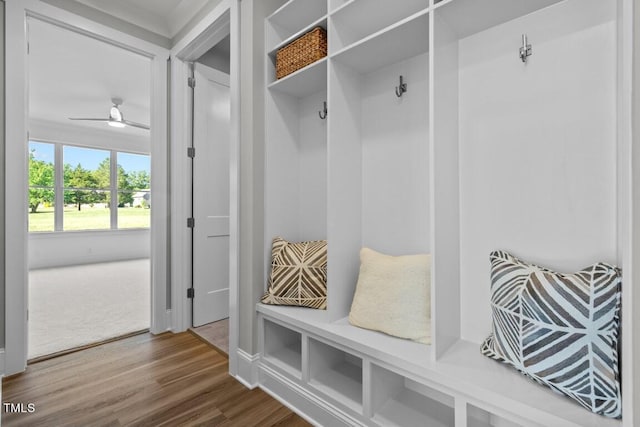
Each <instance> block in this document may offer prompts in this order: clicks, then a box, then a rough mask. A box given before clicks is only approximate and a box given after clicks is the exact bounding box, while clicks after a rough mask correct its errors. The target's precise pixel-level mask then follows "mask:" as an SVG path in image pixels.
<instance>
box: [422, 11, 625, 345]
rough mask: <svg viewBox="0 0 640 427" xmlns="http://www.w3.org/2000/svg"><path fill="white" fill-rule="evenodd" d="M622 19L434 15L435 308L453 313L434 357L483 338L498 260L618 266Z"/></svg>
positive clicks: (590, 14)
mask: <svg viewBox="0 0 640 427" xmlns="http://www.w3.org/2000/svg"><path fill="white" fill-rule="evenodd" d="M516 3H517V4H516ZM480 5H482V6H483V7H480ZM492 5H495V6H496V7H495V10H494V8H493V7H490V6H492ZM549 5H551V6H549ZM545 6H546V7H545ZM616 10H617V9H616V2H601V1H597V0H588V1H581V0H565V1H562V2H554V1H536V2H509V1H486V2H478V1H467V0H461V1H458V0H456V1H449V2H442V3H440V4H439V7H438V8H436V9H435V10H434V21H435V22H434V30H435V31H434V36H433V38H434V40H433V43H434V50H435V52H434V54H435V59H434V62H435V64H434V72H433V87H434V117H433V118H432V122H433V123H432V129H433V132H434V134H433V136H432V139H433V143H434V145H435V147H434V149H435V150H436V159H434V163H433V179H434V187H435V188H438V189H439V191H437V193H439V194H438V195H437V196H436V200H435V201H434V206H435V209H436V211H437V213H436V215H435V222H434V230H437V232H436V238H435V240H434V248H433V250H434V254H435V255H434V271H435V277H434V278H433V279H434V284H435V286H436V288H437V290H436V292H435V297H436V299H435V301H434V302H433V303H434V305H436V306H438V307H447V312H445V313H442V314H443V318H442V319H440V318H436V319H435V321H436V344H435V345H436V356H437V357H440V356H442V355H443V354H444V353H445V352H446V350H447V349H448V348H449V347H450V346H451V345H453V343H455V341H456V340H457V339H462V340H467V341H470V342H472V343H481V342H482V340H484V338H486V336H487V334H488V329H487V328H488V325H490V324H491V310H490V305H489V304H488V301H489V292H490V283H489V261H488V257H489V253H490V252H491V251H493V250H496V249H503V250H507V251H510V252H512V253H513V254H515V255H516V256H519V257H522V258H523V259H525V260H527V261H530V262H533V263H536V264H539V265H544V266H546V267H548V268H552V269H555V270H557V271H562V272H573V271H578V270H579V269H581V268H583V267H585V266H587V265H590V264H593V263H595V262H598V261H605V262H609V263H611V264H615V265H619V264H620V263H621V258H619V256H618V250H617V248H618V246H617V244H618V242H619V241H620V236H619V234H618V233H619V232H620V230H621V228H620V227H619V224H618V217H617V210H618V208H617V188H618V187H617V185H618V184H617V182H618V170H617V168H616V161H617V143H616V126H617V119H616V114H615V110H616V84H617V83H616V82H617V74H616V64H617V63H616V55H615V52H616V42H617V33H616ZM463 11H469V13H463ZM494 11H495V12H496V13H494ZM483 14H485V15H487V18H486V19H478V18H479V17H483V16H484V15H483ZM489 15H490V16H489ZM472 17H473V18H472ZM480 23H483V24H482V25H481V24H480ZM523 34H526V35H527V36H528V37H527V39H528V43H530V44H531V45H532V55H531V56H530V57H528V58H527V59H526V62H523V61H522V60H521V59H520V57H519V49H518V41H520V40H521V37H522V35H523ZM513 41H515V43H513ZM520 44H521V42H520ZM587 70H588V71H587ZM534 118H535V119H534ZM452 236H455V237H456V241H457V242H458V247H457V248H456V247H453V248H452V247H451V238H452ZM439 248H443V250H442V253H444V254H445V255H446V256H444V257H443V256H438V254H439V253H441V251H440V250H439ZM438 290H441V292H438ZM452 338H453V339H452Z"/></svg>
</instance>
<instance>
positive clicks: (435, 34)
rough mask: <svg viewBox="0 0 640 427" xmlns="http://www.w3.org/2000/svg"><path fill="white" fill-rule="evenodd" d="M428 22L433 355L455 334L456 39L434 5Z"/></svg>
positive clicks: (457, 321) (457, 315) (457, 247)
mask: <svg viewBox="0 0 640 427" xmlns="http://www.w3.org/2000/svg"><path fill="white" fill-rule="evenodd" d="M431 20H432V21H431V31H432V33H431V37H430V39H431V40H430V42H431V49H430V57H431V60H430V67H431V72H430V73H429V74H430V79H431V80H430V81H431V88H430V93H431V100H432V105H431V108H430V114H431V116H430V117H431V118H430V121H431V132H432V133H431V138H430V139H431V173H432V179H431V197H432V199H431V200H432V203H431V206H432V207H431V209H432V211H431V212H432V215H431V218H432V223H431V230H432V236H433V237H432V239H433V244H432V248H433V249H432V250H433V255H432V275H431V278H432V288H431V289H432V297H431V298H432V299H431V300H432V311H431V316H432V322H433V324H432V328H433V346H434V352H433V355H434V357H435V358H436V359H438V358H440V357H441V356H442V355H443V354H444V353H445V352H446V351H447V350H448V349H449V348H450V347H451V346H452V345H453V344H454V343H455V342H456V341H457V340H458V339H459V338H460V267H459V264H460V220H459V170H458V41H457V38H456V36H455V34H454V33H453V31H452V30H451V29H450V28H449V27H448V26H447V24H446V23H445V22H444V21H443V20H442V19H440V18H439V17H438V10H437V9H436V10H435V11H434V12H433V13H432V14H431Z"/></svg>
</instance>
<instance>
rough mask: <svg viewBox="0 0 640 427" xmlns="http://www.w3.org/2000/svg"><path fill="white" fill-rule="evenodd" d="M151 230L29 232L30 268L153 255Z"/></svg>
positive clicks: (121, 259)
mask: <svg viewBox="0 0 640 427" xmlns="http://www.w3.org/2000/svg"><path fill="white" fill-rule="evenodd" d="M150 239H151V237H150V231H149V230H113V231H112V230H104V231H69V232H64V233H31V234H29V269H30V270H31V269H38V268H50V267H65V266H69V265H79V264H91V263H98V262H109V261H123V260H129V259H139V258H149V257H150V242H151V240H150Z"/></svg>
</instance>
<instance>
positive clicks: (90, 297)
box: [27, 17, 152, 360]
mask: <svg viewBox="0 0 640 427" xmlns="http://www.w3.org/2000/svg"><path fill="white" fill-rule="evenodd" d="M27 24H28V25H27V27H28V40H29V55H28V64H29V66H28V70H29V73H28V87H29V109H28V111H29V121H28V129H29V142H28V158H29V170H28V172H29V188H28V192H29V194H28V199H29V207H28V212H29V213H28V218H29V221H28V230H29V245H28V249H29V250H28V266H29V281H28V283H29V289H28V299H29V301H28V305H29V322H28V343H29V345H28V353H27V354H28V359H31V360H33V359H37V358H41V357H46V356H47V355H51V354H57V353H60V352H65V351H68V350H70V349H74V348H78V347H84V346H87V345H91V344H94V343H96V342H103V341H107V340H110V339H113V338H115V337H118V336H123V335H129V334H131V333H135V332H138V331H141V330H147V329H149V327H150V319H151V314H150V307H151V286H150V283H151V279H150V271H151V266H150V253H151V236H150V224H151V204H152V200H151V197H150V195H151V155H150V153H151V144H150V135H149V129H148V127H149V126H148V125H149V123H150V97H151V94H150V91H151V83H150V68H151V60H150V58H148V57H146V56H143V55H139V54H137V53H134V52H131V51H130V50H126V49H124V48H121V47H118V46H115V45H113V44H110V43H106V42H104V41H101V40H98V39H96V38H94V37H90V36H87V35H85V34H81V33H79V32H75V31H73V30H70V29H68V28H63V27H61V26H58V25H56V24H53V23H51V22H45V21H42V20H40V19H38V18H33V17H29V18H28V19H27ZM70 119H77V120H70Z"/></svg>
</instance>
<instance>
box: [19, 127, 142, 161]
mask: <svg viewBox="0 0 640 427" xmlns="http://www.w3.org/2000/svg"><path fill="white" fill-rule="evenodd" d="M105 128H106V129H105V130H98V129H90V128H85V127H82V126H77V125H73V124H61V123H54V122H49V121H44V120H38V119H33V118H31V119H30V120H29V138H30V139H32V140H39V141H46V142H61V143H64V144H74V145H80V146H84V147H92V148H98V149H103V150H116V151H126V152H133V153H140V154H149V153H150V152H151V143H150V139H149V136H148V135H147V136H137V135H127V134H125V133H122V132H120V133H117V134H116V135H117V138H115V137H114V132H113V131H112V130H111V131H110V130H109V128H108V127H107V126H105Z"/></svg>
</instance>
